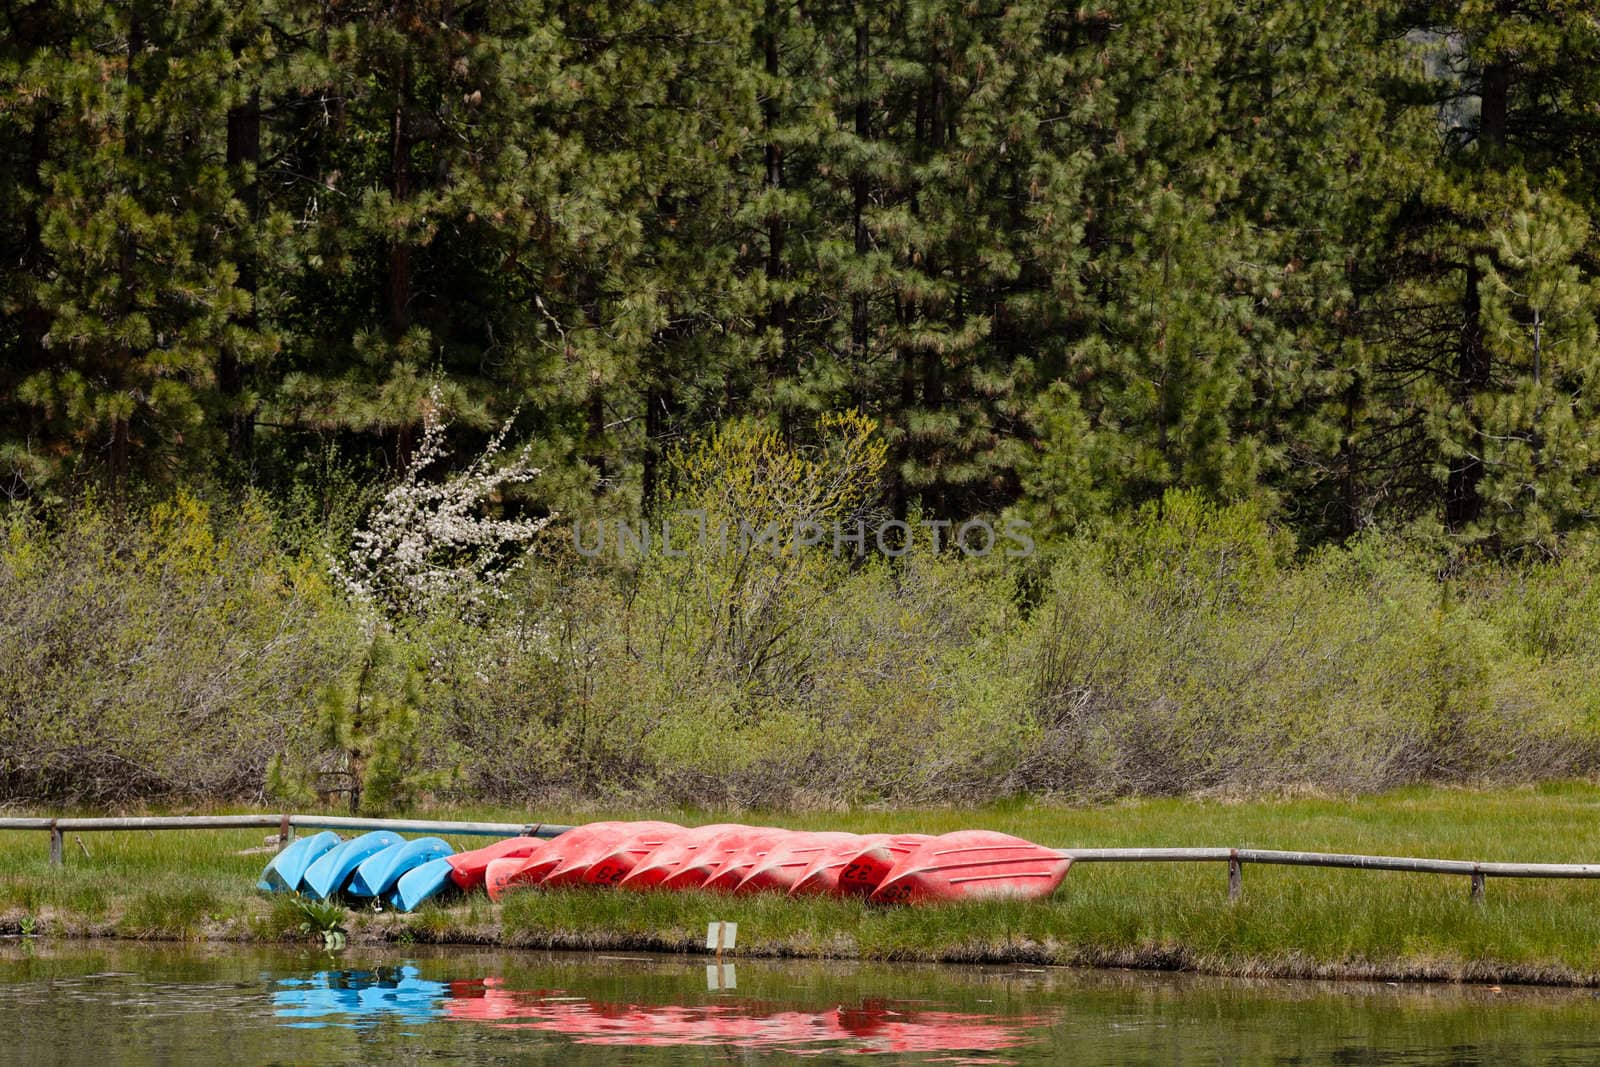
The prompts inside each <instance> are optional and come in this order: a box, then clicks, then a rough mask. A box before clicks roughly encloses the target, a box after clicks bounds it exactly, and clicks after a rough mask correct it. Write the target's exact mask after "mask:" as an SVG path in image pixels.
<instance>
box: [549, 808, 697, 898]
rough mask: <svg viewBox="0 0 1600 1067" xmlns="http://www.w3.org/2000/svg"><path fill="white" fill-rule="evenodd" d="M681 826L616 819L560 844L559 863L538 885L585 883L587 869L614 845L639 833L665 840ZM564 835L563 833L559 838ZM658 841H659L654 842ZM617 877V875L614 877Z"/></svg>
mask: <svg viewBox="0 0 1600 1067" xmlns="http://www.w3.org/2000/svg"><path fill="white" fill-rule="evenodd" d="M586 829H588V827H579V828H578V829H577V830H574V831H572V832H573V833H579V832H581V831H582V830H586ZM682 832H683V827H681V826H679V825H678V824H677V823H672V822H619V823H613V824H611V826H610V828H609V829H608V830H605V831H603V832H596V833H592V834H589V835H587V836H586V837H584V838H581V839H579V840H578V841H577V842H575V843H574V844H573V845H572V847H564V848H563V849H562V850H561V852H562V855H561V862H560V863H558V864H556V865H555V866H554V867H553V868H551V870H550V873H549V874H546V875H545V876H544V880H543V881H542V882H541V883H540V884H541V885H547V886H558V885H581V884H583V883H584V882H586V881H587V880H588V879H587V877H586V876H587V875H588V873H589V868H591V867H593V866H594V865H595V864H596V863H598V862H600V861H601V860H603V859H605V858H606V857H607V856H609V855H610V854H611V853H612V852H614V851H616V849H617V848H618V846H620V845H622V844H624V843H626V842H629V841H632V840H634V839H636V838H638V837H639V836H640V835H641V834H654V835H655V836H656V837H657V838H659V839H661V840H665V839H666V838H665V835H667V834H679V833H682ZM565 836H567V835H565V834H563V835H562V837H565ZM657 843H658V844H659V841H658V842H657ZM618 877H619V879H620V877H621V876H620V875H619V876H618Z"/></svg>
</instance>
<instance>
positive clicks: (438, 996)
mask: <svg viewBox="0 0 1600 1067" xmlns="http://www.w3.org/2000/svg"><path fill="white" fill-rule="evenodd" d="M449 996H450V992H449V987H448V986H447V985H446V984H445V983H444V982H434V981H430V980H428V979H426V978H423V977H422V976H421V972H420V971H418V970H417V968H416V966H415V965H414V964H410V963H406V964H402V965H400V966H398V967H379V968H376V969H375V970H370V971H362V970H351V971H318V972H316V973H315V974H313V975H311V977H309V978H280V979H279V980H278V988H277V990H276V991H275V992H274V993H273V995H272V1003H273V1008H274V1009H275V1010H274V1014H276V1015H278V1016H279V1017H280V1018H284V1019H291V1020H296V1021H293V1022H287V1023H285V1025H286V1026H297V1027H303V1028H306V1029H316V1028H318V1027H323V1026H349V1027H360V1026H362V1025H363V1024H370V1023H373V1022H376V1021H378V1020H380V1019H386V1018H400V1019H405V1020H411V1021H414V1022H428V1021H430V1020H433V1019H438V1018H441V1017H443V1016H444V1015H445V1014H446V1010H445V1007H444V1002H445V1001H446V1000H447V999H448V998H449Z"/></svg>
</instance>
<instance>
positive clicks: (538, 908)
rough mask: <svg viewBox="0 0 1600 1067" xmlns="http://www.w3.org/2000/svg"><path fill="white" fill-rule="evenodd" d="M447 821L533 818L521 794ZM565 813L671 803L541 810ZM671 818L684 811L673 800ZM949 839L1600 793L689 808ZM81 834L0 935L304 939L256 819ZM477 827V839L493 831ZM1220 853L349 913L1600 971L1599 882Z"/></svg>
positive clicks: (988, 953) (1421, 828)
mask: <svg viewBox="0 0 1600 1067" xmlns="http://www.w3.org/2000/svg"><path fill="white" fill-rule="evenodd" d="M429 814H432V815H440V816H444V815H448V816H449V817H452V818H486V819H495V820H506V821H523V820H525V819H526V818H527V815H526V814H524V813H519V812H513V811H508V810H505V809H487V808H453V809H451V810H449V811H448V812H443V811H441V812H432V813H429ZM540 814H541V815H543V816H544V817H545V818H546V819H548V820H550V821H566V822H583V821H587V820H589V819H593V818H602V817H613V816H633V815H646V814H648V815H653V816H657V817H659V816H661V814H662V813H661V812H640V811H586V812H553V811H552V812H543V813H540ZM669 814H670V813H669ZM726 817H735V818H738V819H740V820H741V821H746V822H767V823H774V824H779V825H786V826H806V827H813V828H819V829H820V828H830V829H834V828H837V829H849V830H876V829H884V830H904V831H912V830H917V831H925V832H942V831H945V830H950V829H956V828H960V827H973V826H982V827H988V828H993V829H998V830H1004V831H1008V832H1012V833H1016V834H1020V835H1022V836H1024V837H1028V838H1030V839H1033V840H1036V841H1039V842H1041V843H1045V844H1050V845H1058V846H1064V847H1070V846H1119V845H1122V846H1132V845H1144V846H1163V845H1231V846H1238V847H1254V848H1296V849H1310V850H1327V851H1349V852H1371V853H1384V854H1392V855H1414V856H1433V857H1444V858H1457V859H1479V860H1507V861H1510V860H1516V861H1527V862H1584V861H1595V860H1600V787H1596V786H1594V785H1591V784H1579V783H1557V784H1551V785H1542V786H1537V787H1528V788H1523V789H1515V790H1497V791H1495V792H1492V793H1491V792H1475V791H1467V790H1452V789H1408V790H1401V791H1397V792H1394V793H1390V794H1386V795H1383V796H1378V797H1364V798H1358V799H1353V800H1351V799H1316V798H1299V799H1287V800H1280V801H1252V802H1248V803H1228V802H1221V801H1197V800H1159V801H1139V802H1130V803H1126V804H1117V805H1111V806H1104V807H1094V808H1066V807H1059V806H1051V805H1047V804H1013V805H1007V806H1003V807H989V808H983V809H977V810H956V809H941V810H935V811H881V812H878V811H856V812H850V813H839V814H831V813H818V814H810V815H805V814H793V813H788V814H782V815H777V814H771V815H769V814H763V813H749V812H746V813H742V814H739V815H737V816H729V815H728V813H725V812H679V813H676V818H677V819H678V821H680V822H686V823H695V822H702V821H712V820H716V819H721V818H726ZM83 837H84V842H85V844H86V845H87V847H88V848H89V855H88V856H87V857H86V856H84V855H83V853H82V851H81V850H80V849H79V848H78V846H77V844H76V842H75V841H74V840H73V838H72V836H71V835H69V836H68V839H67V845H68V848H67V864H66V867H65V869H63V870H59V871H57V870H52V869H50V868H49V867H48V865H47V856H46V853H47V849H46V842H45V835H44V834H42V833H31V834H16V833H12V834H0V928H4V929H10V930H15V929H18V928H19V927H20V923H21V920H22V918H23V917H24V916H31V917H34V919H35V921H36V922H37V923H38V925H39V928H40V929H41V932H55V933H72V932H87V933H110V934H118V935H122V936H137V937H201V936H217V937H238V938H257V939H277V938H285V937H288V938H297V937H304V936H305V934H304V932H303V931H302V930H301V926H302V924H303V923H304V921H305V919H304V916H303V915H302V914H300V913H299V912H298V911H296V910H295V909H293V908H292V907H287V906H286V902H283V901H269V900H266V899H263V898H261V897H259V896H258V895H257V894H255V892H254V891H253V889H252V888H251V887H252V886H253V884H254V881H255V878H256V876H257V875H258V873H259V871H260V868H261V866H262V865H263V864H264V863H265V861H266V858H267V857H265V856H261V855H255V856H237V855H234V854H233V853H234V852H235V851H236V850H238V849H241V848H245V847H247V846H250V845H258V844H260V842H261V837H262V833H261V832H259V831H244V832H237V833H233V832H214V833H207V832H182V833H166V832H163V833H154V834H152V833H143V832H134V833H115V834H86V835H83ZM481 843H482V842H481V841H478V840H475V839H468V838H462V839H458V840H457V844H458V845H462V846H466V847H471V846H472V845H473V844H481ZM1226 884H1227V878H1226V871H1225V869H1224V868H1223V866H1222V865H1221V864H1206V865H1190V864H1182V865H1179V864H1173V865H1166V864H1141V865H1130V864H1084V865H1081V866H1079V867H1077V868H1074V869H1073V870H1072V872H1071V873H1070V874H1069V875H1068V876H1067V881H1066V883H1065V884H1064V885H1063V886H1062V889H1061V891H1060V892H1059V893H1058V894H1057V896H1056V897H1055V898H1054V899H1053V900H1051V901H1049V902H1045V903H983V904H971V905H959V906H949V907H935V908H916V909H909V908H900V909H884V908H875V907H869V906H866V905H864V904H861V903H857V902H844V901H832V900H803V901H792V900H788V899H786V898H775V897H754V898H729V897H721V896H712V895H706V894H699V893H689V894H671V893H651V894H630V893H617V892H609V891H603V890H570V891H551V892H545V891H541V890H532V891H527V892H524V893H521V894H518V895H515V896H513V897H511V898H510V899H509V900H508V902H507V903H506V904H505V905H504V906H495V905H491V904H490V903H489V902H488V901H487V900H486V899H484V898H483V897H482V896H477V897H472V898H469V899H467V900H465V901H457V902H456V903H454V904H452V905H451V906H448V907H429V908H425V909H424V910H423V911H422V912H420V913H419V914H417V915H415V916H394V915H371V914H360V913H357V914H352V916H351V923H350V924H349V928H350V930H351V936H352V937H353V938H360V937H384V938H405V939H414V940H418V941H471V942H486V941H487V942H499V943H505V944H512V945H528V946H549V947H596V948H611V949H624V948H657V949H665V950H684V949H689V948H692V947H693V946H695V945H696V944H697V943H699V942H702V941H703V938H704V936H705V923H706V922H707V921H708V920H711V919H723V920H731V921H736V922H738V923H739V924H740V930H739V949H740V952H741V953H744V954H770V955H807V956H811V955H837V956H860V957H864V958H874V959H907V960H908V959H923V960H926V959H942V960H978V959H997V960H998V959H1008V960H1035V961H1040V962H1050V963H1095V964H1110V965H1129V966H1157V967H1183V968H1190V969H1196V970H1204V971H1212V972H1220V973H1234V974H1302V975H1311V974H1321V975H1341V974H1342V975H1352V976H1355V975H1360V976H1388V977H1418V978H1444V979H1457V980H1461V979H1473V980H1524V981H1586V982H1594V981H1600V883H1595V882H1587V881H1535V880H1494V879H1491V880H1490V881H1489V884H1488V901H1487V903H1486V904H1485V905H1484V906H1475V905H1473V904H1471V903H1470V902H1469V899H1468V884H1467V879H1466V878H1464V877H1447V876H1438V875H1421V874H1404V873H1387V872H1371V871H1341V870H1317V869H1303V868H1274V867H1261V866H1246V868H1245V870H1244V896H1243V899H1242V900H1240V901H1238V902H1236V903H1230V902H1229V901H1228V900H1227V893H1226Z"/></svg>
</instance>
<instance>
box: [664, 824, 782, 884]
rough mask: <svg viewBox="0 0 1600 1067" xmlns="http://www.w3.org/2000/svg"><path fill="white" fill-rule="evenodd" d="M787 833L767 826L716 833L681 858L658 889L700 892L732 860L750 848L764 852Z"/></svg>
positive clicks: (746, 827)
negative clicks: (698, 890) (697, 890)
mask: <svg viewBox="0 0 1600 1067" xmlns="http://www.w3.org/2000/svg"><path fill="white" fill-rule="evenodd" d="M788 832H789V831H787V830H777V829H774V828H773V827H770V826H742V827H740V828H739V829H737V830H728V831H725V832H723V833H720V834H718V835H717V836H716V837H714V838H712V839H711V840H710V841H709V842H707V843H706V844H705V845H702V846H701V847H700V848H698V849H695V850H694V851H693V852H691V853H689V854H688V855H687V856H685V857H684V859H683V862H681V863H679V864H678V866H677V867H676V868H674V869H673V870H672V872H671V873H670V874H668V875H667V876H666V877H665V878H663V879H662V880H661V888H663V889H700V888H702V887H703V886H705V884H706V883H707V882H708V881H710V879H711V876H712V875H714V874H716V873H717V872H718V871H719V870H721V869H722V865H723V864H725V863H727V862H728V861H729V860H730V859H732V858H733V857H735V856H737V855H739V854H740V853H742V852H744V851H745V850H747V849H750V848H752V847H754V848H760V849H761V851H763V852H765V851H766V850H767V849H769V848H771V847H772V842H773V841H775V840H777V839H778V838H780V837H782V836H783V835H784V834H786V833H788Z"/></svg>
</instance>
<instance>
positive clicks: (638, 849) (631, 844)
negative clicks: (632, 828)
mask: <svg viewBox="0 0 1600 1067" xmlns="http://www.w3.org/2000/svg"><path fill="white" fill-rule="evenodd" d="M661 825H663V826H669V827H671V826H672V825H673V824H672V823H662V824H661ZM692 832H693V831H691V830H685V829H684V828H683V827H681V826H676V827H673V828H672V829H669V830H645V831H644V832H642V833H637V834H634V835H633V836H631V837H628V838H625V839H624V840H623V841H622V842H621V843H620V844H618V845H616V846H614V847H613V848H612V849H611V850H610V851H609V852H607V853H606V854H605V855H603V856H601V857H600V858H599V859H597V860H595V861H594V863H592V864H590V865H589V869H588V870H586V871H584V872H583V880H584V881H585V882H586V883H588V884H589V885H616V884H617V883H618V882H620V881H622V880H623V879H624V878H626V877H627V876H628V874H629V872H631V871H632V870H633V869H634V867H636V866H638V864H639V862H640V861H641V860H643V859H644V858H645V857H646V856H648V855H650V853H652V852H654V851H655V850H656V849H658V848H660V847H661V846H662V845H664V844H666V843H667V842H668V841H671V840H673V839H674V838H677V837H681V836H683V835H684V834H687V833H692Z"/></svg>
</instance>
